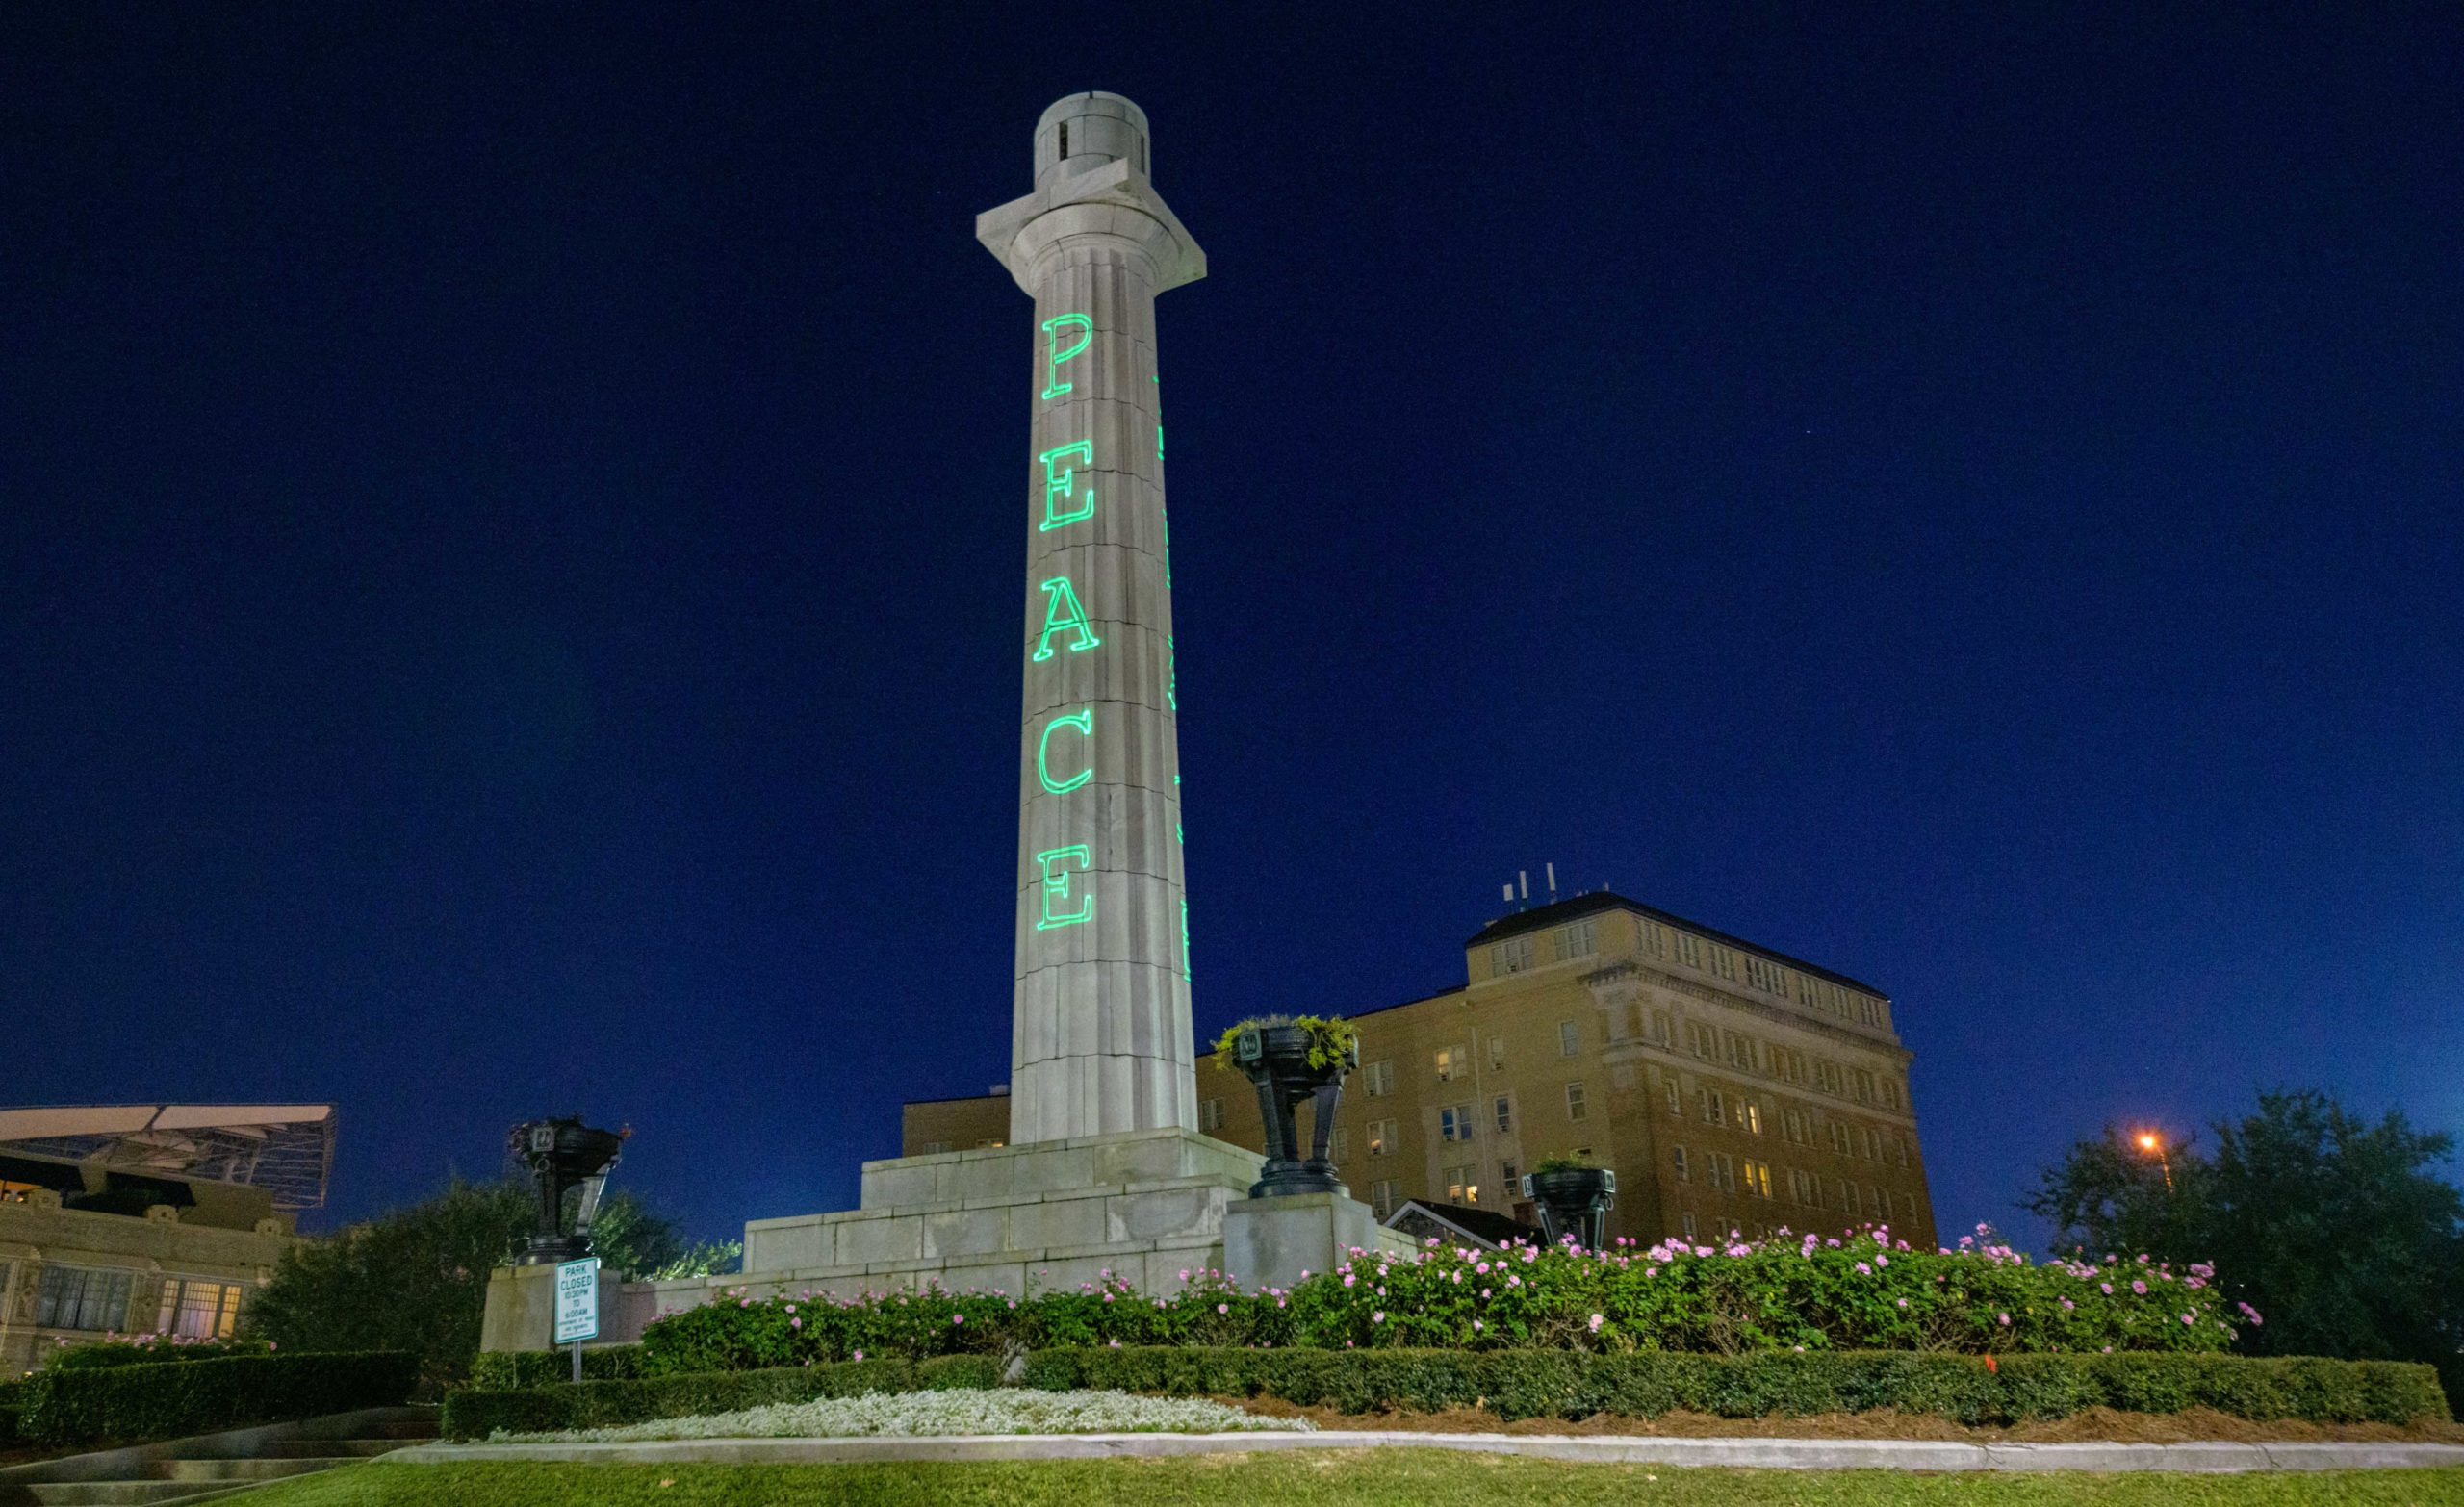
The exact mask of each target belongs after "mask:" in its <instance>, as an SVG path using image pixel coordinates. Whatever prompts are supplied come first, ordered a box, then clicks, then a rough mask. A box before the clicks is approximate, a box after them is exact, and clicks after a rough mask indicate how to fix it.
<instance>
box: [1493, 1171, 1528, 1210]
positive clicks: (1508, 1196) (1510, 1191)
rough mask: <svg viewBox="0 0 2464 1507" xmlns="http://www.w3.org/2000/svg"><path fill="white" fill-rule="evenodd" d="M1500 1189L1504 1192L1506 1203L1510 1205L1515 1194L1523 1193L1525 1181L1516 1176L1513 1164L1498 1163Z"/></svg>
mask: <svg viewBox="0 0 2464 1507" xmlns="http://www.w3.org/2000/svg"><path fill="white" fill-rule="evenodd" d="M1498 1187H1499V1188H1502V1189H1503V1190H1504V1201H1505V1202H1509V1203H1511V1202H1512V1201H1513V1199H1514V1195H1515V1194H1517V1193H1519V1192H1521V1191H1523V1179H1522V1178H1521V1177H1519V1176H1517V1175H1516V1173H1515V1169H1514V1163H1513V1162H1499V1163H1498Z"/></svg>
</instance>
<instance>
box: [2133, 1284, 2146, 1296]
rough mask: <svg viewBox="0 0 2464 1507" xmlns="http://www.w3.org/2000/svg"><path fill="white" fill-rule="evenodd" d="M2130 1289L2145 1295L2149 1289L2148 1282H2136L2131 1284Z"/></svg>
mask: <svg viewBox="0 0 2464 1507" xmlns="http://www.w3.org/2000/svg"><path fill="white" fill-rule="evenodd" d="M2130 1290H2132V1291H2133V1292H2137V1293H2141V1294H2145V1292H2146V1291H2147V1284H2146V1283H2144V1282H2134V1283H2132V1284H2131V1285H2130Z"/></svg>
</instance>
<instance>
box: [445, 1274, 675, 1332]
mask: <svg viewBox="0 0 2464 1507" xmlns="http://www.w3.org/2000/svg"><path fill="white" fill-rule="evenodd" d="M642 1310H643V1305H642V1304H641V1303H639V1302H636V1301H634V1300H632V1299H630V1298H629V1296H628V1295H627V1294H626V1292H625V1281H624V1278H623V1277H622V1275H620V1274H619V1273H617V1272H613V1271H610V1270H608V1269H607V1268H606V1267H605V1266H602V1267H600V1268H599V1338H598V1339H597V1340H594V1341H590V1342H591V1343H592V1344H625V1343H629V1342H630V1341H635V1340H639V1339H640V1338H641V1337H642V1324H643V1323H644V1321H645V1320H646V1319H647V1317H648V1314H647V1313H646V1312H643V1311H642ZM555 1336H556V1268H555V1267H553V1266H545V1265H542V1266H499V1267H498V1268H497V1269H496V1270H495V1271H494V1272H491V1273H490V1274H489V1276H488V1306H487V1311H486V1314H485V1315H484V1316H482V1317H481V1318H480V1320H479V1348H480V1349H482V1350H547V1349H552V1348H554V1345H555Z"/></svg>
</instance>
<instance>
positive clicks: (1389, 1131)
mask: <svg viewBox="0 0 2464 1507" xmlns="http://www.w3.org/2000/svg"><path fill="white" fill-rule="evenodd" d="M1369 1154H1370V1155H1371V1156H1373V1157H1391V1156H1393V1155H1394V1154H1395V1122H1394V1121H1393V1120H1372V1121H1370V1122H1369Z"/></svg>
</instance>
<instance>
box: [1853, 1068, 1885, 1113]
mask: <svg viewBox="0 0 2464 1507" xmlns="http://www.w3.org/2000/svg"><path fill="white" fill-rule="evenodd" d="M1878 1097H1880V1096H1879V1095H1877V1094H1876V1093H1875V1092H1874V1075H1873V1074H1871V1073H1869V1072H1867V1071H1865V1070H1864V1069H1863V1068H1859V1069H1857V1102H1858V1103H1859V1104H1871V1103H1873V1102H1874V1100H1875V1099H1876V1098H1878Z"/></svg>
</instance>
